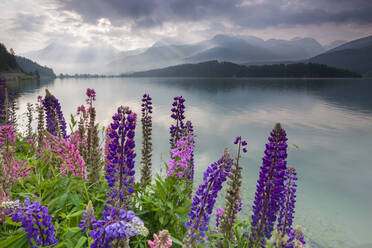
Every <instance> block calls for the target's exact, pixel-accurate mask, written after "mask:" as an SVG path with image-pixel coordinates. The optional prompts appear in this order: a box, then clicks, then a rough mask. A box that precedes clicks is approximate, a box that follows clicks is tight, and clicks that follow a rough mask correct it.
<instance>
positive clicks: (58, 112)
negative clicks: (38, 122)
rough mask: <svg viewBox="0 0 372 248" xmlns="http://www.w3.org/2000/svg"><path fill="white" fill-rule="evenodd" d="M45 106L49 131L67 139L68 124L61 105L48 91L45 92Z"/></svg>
mask: <svg viewBox="0 0 372 248" xmlns="http://www.w3.org/2000/svg"><path fill="white" fill-rule="evenodd" d="M43 105H44V110H45V113H46V122H47V131H48V132H49V133H50V134H52V135H54V136H57V135H58V136H62V137H63V138H65V139H66V138H67V134H66V122H65V118H64V117H63V113H62V109H61V105H60V104H59V101H58V99H57V98H56V97H55V96H53V95H52V94H51V93H50V92H49V91H48V89H46V90H45V98H44V100H43Z"/></svg>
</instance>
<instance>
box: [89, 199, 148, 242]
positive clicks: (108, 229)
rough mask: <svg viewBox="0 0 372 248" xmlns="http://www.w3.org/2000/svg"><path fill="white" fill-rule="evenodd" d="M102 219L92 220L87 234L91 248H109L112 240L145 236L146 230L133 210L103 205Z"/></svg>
mask: <svg viewBox="0 0 372 248" xmlns="http://www.w3.org/2000/svg"><path fill="white" fill-rule="evenodd" d="M102 215H103V220H94V221H93V222H92V226H93V228H94V229H93V230H91V231H90V232H89V236H90V237H92V238H93V240H94V242H93V243H92V245H91V246H90V247H91V248H111V247H112V242H113V241H114V240H127V239H128V238H130V237H134V236H137V235H142V236H147V235H148V230H147V229H146V227H145V226H144V224H143V222H142V220H141V219H140V218H139V217H137V216H136V215H135V213H134V212H133V211H125V210H124V209H118V208H115V207H111V208H110V207H108V206H105V208H104V210H103V213H102Z"/></svg>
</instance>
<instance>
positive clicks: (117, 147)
mask: <svg viewBox="0 0 372 248" xmlns="http://www.w3.org/2000/svg"><path fill="white" fill-rule="evenodd" d="M112 119H113V122H112V123H111V128H112V132H111V133H110V135H109V136H110V138H111V139H112V140H111V143H110V144H109V147H110V154H109V155H108V156H107V159H109V160H110V164H109V165H108V166H107V171H106V172H107V175H106V179H107V182H108V186H109V187H111V189H112V190H111V193H109V196H111V198H112V199H114V198H115V197H117V196H118V197H119V198H120V203H121V202H124V204H125V205H127V203H128V201H129V195H130V194H132V193H133V192H134V189H133V183H134V174H135V171H134V158H135V156H136V153H135V151H134V147H135V143H134V135H135V132H134V129H135V128H136V119H137V115H136V114H135V113H133V112H132V111H131V110H130V109H129V108H128V107H123V106H121V107H119V108H118V112H117V113H116V114H115V115H114V116H113V117H112ZM117 183H118V185H117V187H118V188H117V189H115V188H114V187H115V185H116V184H117Z"/></svg>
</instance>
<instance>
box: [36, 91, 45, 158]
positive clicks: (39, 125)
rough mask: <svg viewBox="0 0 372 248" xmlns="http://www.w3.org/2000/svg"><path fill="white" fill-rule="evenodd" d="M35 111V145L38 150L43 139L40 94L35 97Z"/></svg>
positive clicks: (42, 113) (42, 111)
mask: <svg viewBox="0 0 372 248" xmlns="http://www.w3.org/2000/svg"><path fill="white" fill-rule="evenodd" d="M36 111H37V145H38V151H39V152H40V151H41V147H42V145H43V139H44V106H43V97H42V96H38V97H37V105H36Z"/></svg>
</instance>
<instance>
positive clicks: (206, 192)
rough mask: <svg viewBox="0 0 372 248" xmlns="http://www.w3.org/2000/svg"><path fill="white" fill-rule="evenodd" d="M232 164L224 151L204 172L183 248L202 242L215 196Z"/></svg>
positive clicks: (228, 155) (187, 223) (192, 206)
mask: <svg viewBox="0 0 372 248" xmlns="http://www.w3.org/2000/svg"><path fill="white" fill-rule="evenodd" d="M232 163H233V160H232V158H231V157H230V154H228V153H227V151H225V152H224V155H223V156H222V157H221V158H220V159H219V160H218V161H217V162H215V163H213V164H211V165H210V166H209V167H208V168H207V170H206V171H205V172H204V177H203V183H202V184H200V185H199V188H198V190H197V191H196V195H195V196H194V198H193V202H192V203H191V212H190V213H189V216H190V220H189V221H188V222H186V224H185V227H186V229H188V233H187V235H186V237H185V239H184V247H185V248H188V247H197V246H198V243H203V242H204V237H205V231H208V223H209V220H210V215H211V214H212V211H213V207H214V204H215V202H216V198H217V194H218V192H219V191H220V190H221V189H222V183H223V182H224V181H226V179H227V176H228V175H229V172H230V170H231V166H232Z"/></svg>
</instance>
